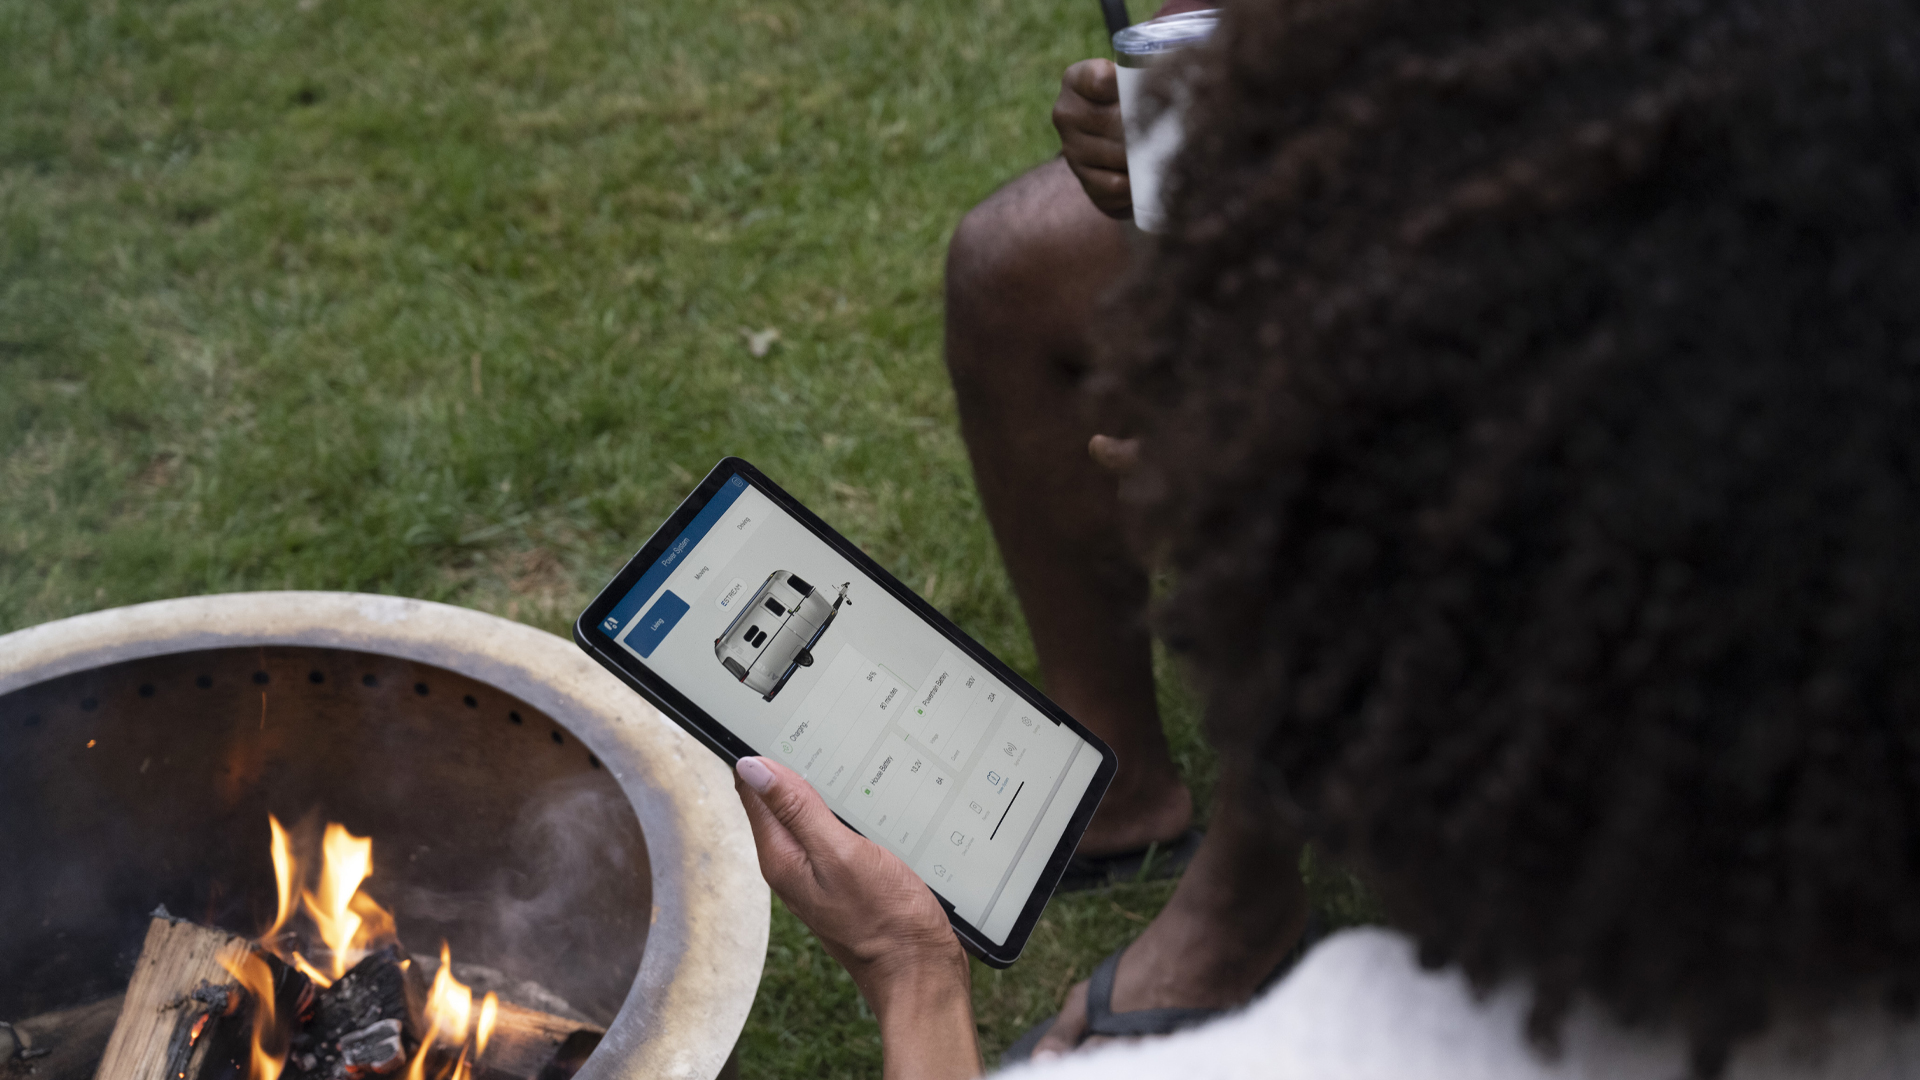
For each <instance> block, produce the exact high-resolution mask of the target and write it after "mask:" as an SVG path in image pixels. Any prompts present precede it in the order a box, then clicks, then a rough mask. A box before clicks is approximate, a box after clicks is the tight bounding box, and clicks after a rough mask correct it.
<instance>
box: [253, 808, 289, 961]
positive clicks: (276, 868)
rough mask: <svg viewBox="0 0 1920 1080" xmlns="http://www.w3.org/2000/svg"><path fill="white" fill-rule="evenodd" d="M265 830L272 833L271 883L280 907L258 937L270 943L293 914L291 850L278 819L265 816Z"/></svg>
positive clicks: (285, 833) (269, 815)
mask: <svg viewBox="0 0 1920 1080" xmlns="http://www.w3.org/2000/svg"><path fill="white" fill-rule="evenodd" d="M267 828H268V829H270V830H272V832H273V840H272V842H271V851H272V854H273V883H274V885H275V887H276V888H277V889H278V890H279V896H280V905H279V907H277V908H275V909H274V914H273V925H272V926H269V927H267V932H266V933H264V934H261V935H260V936H261V937H262V938H264V939H266V940H267V941H272V940H273V939H274V938H276V937H279V936H280V930H281V928H282V927H284V926H286V925H287V916H289V915H292V914H293V850H292V848H291V847H290V846H289V845H288V843H287V830H285V829H283V828H281V827H280V819H279V818H277V817H274V816H273V815H272V814H268V815H267Z"/></svg>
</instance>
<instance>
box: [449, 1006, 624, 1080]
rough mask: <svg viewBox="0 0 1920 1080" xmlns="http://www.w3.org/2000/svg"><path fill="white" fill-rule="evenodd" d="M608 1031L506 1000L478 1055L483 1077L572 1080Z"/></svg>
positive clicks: (491, 1079)
mask: <svg viewBox="0 0 1920 1080" xmlns="http://www.w3.org/2000/svg"><path fill="white" fill-rule="evenodd" d="M604 1034H606V1032H604V1031H602V1030H600V1029H599V1028H597V1027H593V1026H591V1025H587V1024H581V1023H578V1022H576V1021H573V1020H568V1019H566V1018H565V1017H560V1016H554V1015H553V1014H551V1013H543V1012H536V1011H535V1010H533V1009H523V1008H521V1007H520V1006H518V1005H513V1004H510V1003H507V1002H501V1004H500V1015H499V1018H498V1020H497V1021H496V1022H495V1024H494V1028H493V1037H492V1038H491V1039H489V1040H487V1046H486V1050H485V1051H484V1052H482V1053H481V1054H479V1055H477V1060H476V1061H475V1063H474V1071H475V1072H477V1073H478V1074H479V1076H480V1080H571V1078H572V1076H573V1074H574V1073H576V1072H579V1071H580V1066H581V1065H583V1064H585V1063H586V1060H587V1055H588V1054H591V1053H592V1052H593V1048H594V1047H596V1046H598V1045H600V1036H602V1035H604Z"/></svg>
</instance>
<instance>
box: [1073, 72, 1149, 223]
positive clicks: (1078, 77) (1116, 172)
mask: <svg viewBox="0 0 1920 1080" xmlns="http://www.w3.org/2000/svg"><path fill="white" fill-rule="evenodd" d="M1053 126H1054V129H1055V130H1056V131H1058V132H1059V133H1060V154H1061V156H1062V157H1063V158H1065V159H1066V162H1067V167H1068V168H1070V169H1072V170H1073V175H1074V179H1076V180H1079V181H1080V188H1081V190H1083V191H1085V192H1086V194H1087V198H1088V199H1089V200H1091V201H1092V202H1093V205H1094V206H1095V208H1097V209H1098V210H1099V211H1100V212H1101V213H1103V214H1105V215H1107V216H1108V217H1110V218H1114V219H1116V220H1129V219H1131V218H1132V217H1133V189H1132V187H1131V185H1130V184H1129V183H1128V181H1127V137H1126V131H1125V129H1123V128H1122V127H1121V125H1120V83H1119V80H1118V77H1117V76H1116V75H1115V74H1114V70H1113V61H1111V60H1082V61H1080V62H1079V63H1077V64H1074V65H1073V66H1072V67H1070V68H1068V69H1067V71H1066V74H1065V75H1062V76H1061V77H1060V96H1059V98H1057V99H1056V100H1055V101H1054V103H1053Z"/></svg>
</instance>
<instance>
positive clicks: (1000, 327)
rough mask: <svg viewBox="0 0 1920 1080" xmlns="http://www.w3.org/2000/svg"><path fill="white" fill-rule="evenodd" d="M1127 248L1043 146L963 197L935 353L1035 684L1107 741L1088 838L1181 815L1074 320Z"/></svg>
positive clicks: (1081, 330) (1109, 837)
mask: <svg viewBox="0 0 1920 1080" xmlns="http://www.w3.org/2000/svg"><path fill="white" fill-rule="evenodd" d="M1131 256H1132V250H1131V245H1130V242H1129V240H1128V238H1127V234H1126V231H1125V228H1124V227H1123V226H1122V225H1121V224H1120V223H1119V222H1116V221H1113V220H1112V219H1110V218H1108V217H1106V216H1105V215H1104V214H1102V213H1100V212H1099V211H1098V210H1096V209H1094V207H1093V206H1092V205H1091V204H1090V203H1089V202H1088V201H1087V199H1086V197H1085V196H1084V195H1083V194H1082V193H1081V191H1080V185H1079V183H1078V182H1077V180H1076V179H1075V176H1074V173H1073V171H1072V168H1071V165H1070V164H1069V163H1068V162H1066V161H1060V160H1056V161H1051V162H1048V163H1047V164H1045V165H1042V166H1040V167H1039V168H1037V169H1035V170H1033V171H1032V172H1029V173H1027V174H1025V175H1024V176H1021V177H1019V178H1017V179H1015V180H1014V181H1013V182H1012V183H1009V184H1008V185H1007V186H1006V187H1003V188H1001V189H1000V190H999V191H997V192H995V193H994V194H993V195H992V196H991V197H990V198H988V199H987V200H986V201H985V202H983V203H981V204H980V205H979V206H978V207H975V208H974V209H973V210H972V211H971V212H970V213H968V214H967V216H966V217H965V218H964V219H963V220H962V221H961V223H960V226H959V228H958V229H957V230H956V231H955V233H954V237H953V242H952V244H951V245H950V246H949V248H948V252H947V342H946V346H947V348H946V353H947V368H948V371H949V373H950V374H951V376H952V378H953V386H954V392H955V395H956V397H957V398H958V401H959V406H960V428H961V433H962V434H963V435H964V436H965V437H966V442H967V452H968V454H969V456H970V457H971V459H972V462H973V474H974V482H975V483H976V484H977V485H978V486H979V489H980V498H981V501H982V503H983V504H984V506H985V508H986V512H987V520H988V521H989V522H990V523H991V524H992V525H993V531H994V538H995V539H996V540H997V541H998V542H999V546H1000V553H1001V556H1002V557H1003V558H1004V559H1005V560H1006V565H1007V571H1008V574H1009V575H1010V576H1011V577H1012V579H1013V585H1014V590H1015V592H1016V593H1017V594H1018V595H1019V597H1020V605H1021V608H1022V610H1024V611H1025V613H1026V616H1027V626H1028V629H1029V630H1030V631H1031V633H1032V635H1033V642H1034V649H1035V651H1036V652H1037V653H1038V654H1039V658H1040V669H1041V672H1042V674H1043V676H1044V681H1045V683H1046V688H1047V693H1048V695H1049V696H1051V697H1052V698H1053V699H1054V700H1055V701H1057V702H1059V703H1060V704H1061V706H1062V707H1064V708H1065V709H1066V710H1067V711H1068V712H1070V713H1072V714H1073V715H1074V716H1075V717H1076V718H1078V719H1079V720H1080V722H1082V723H1084V724H1086V725H1087V726H1088V727H1089V728H1091V729H1092V730H1093V731H1094V733H1095V734H1097V735H1099V736H1100V737H1101V738H1102V739H1104V740H1105V741H1106V742H1107V743H1108V744H1109V745H1111V746H1112V747H1113V748H1114V750H1115V752H1116V753H1118V754H1119V756H1120V772H1119V774H1118V775H1117V776H1116V777H1115V778H1114V784H1113V787H1112V789H1111V790H1110V791H1109V792H1108V795H1107V798H1106V801H1105V802H1104V803H1102V804H1101V809H1100V813H1099V814H1098V815H1096V816H1095V818H1094V822H1093V825H1092V827H1091V828H1090V829H1088V831H1087V835H1086V836H1085V838H1084V839H1083V840H1082V841H1081V850H1082V851H1083V852H1086V853H1089V854H1105V853H1110V852H1117V851H1133V850H1138V849H1140V848H1144V847H1145V846H1146V845H1147V844H1149V843H1152V842H1154V841H1167V840H1172V839H1174V838H1176V837H1178V836H1179V835H1180V834H1181V833H1182V832H1184V831H1185V830H1186V828H1187V826H1188V824H1189V823H1190V822H1191V820H1192V816H1193V803H1192V799H1191V798H1190V797H1189V795H1188V794H1187V791H1186V788H1185V787H1184V786H1183V785H1182V784H1181V783H1180V776H1179V773H1178V771H1177V770H1176V769H1175V768H1174V765H1173V759H1172V757H1171V755H1170V754H1169V752H1168V749H1167V741H1166V736H1165V735H1164V734H1162V732H1161V728H1160V714H1159V711H1158V709H1157V708H1156V706H1155V704H1154V687H1153V655H1152V651H1151V646H1150V643H1149V639H1148V636H1147V631H1146V626H1145V618H1144V614H1145V609H1146V601H1147V576H1146V573H1145V572H1144V571H1143V570H1142V569H1141V568H1140V566H1139V564H1138V563H1137V562H1136V561H1135V560H1134V559H1133V557H1132V556H1131V554H1130V553H1129V552H1128V549H1127V546H1126V543H1125V542H1124V540H1123V539H1122V536H1121V532H1120V527H1119V507H1118V503H1117V500H1116V485H1115V482H1114V479H1113V477H1112V476H1111V475H1109V474H1107V473H1106V472H1104V471H1103V470H1101V469H1100V467H1099V466H1097V465H1096V464H1095V463H1094V462H1093V461H1092V460H1091V459H1090V458H1089V457H1088V456H1087V449H1086V447H1087V440H1088V439H1089V438H1091V437H1092V436H1093V434H1094V430H1093V424H1092V419H1091V417H1090V416H1089V415H1088V413H1087V409H1086V395H1085V392H1084V388H1085V380H1086V374H1087V371H1088V366H1089V363H1090V360H1091V357H1090V356H1089V353H1088V344H1087V340H1088V334H1087V330H1088V327H1089V325H1090V324H1091V322H1092V321H1093V318H1094V311H1095V308H1096V305H1097V304H1098V303H1099V301H1100V299H1101V297H1102V296H1104V295H1105V294H1106V292H1107V291H1108V289H1109V288H1110V287H1111V286H1112V285H1113V284H1114V283H1115V281H1116V280H1117V278H1118V275H1119V273H1120V272H1121V271H1122V270H1123V269H1124V268H1125V266H1126V264H1127V262H1128V261H1129V259H1130V258H1131Z"/></svg>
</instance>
